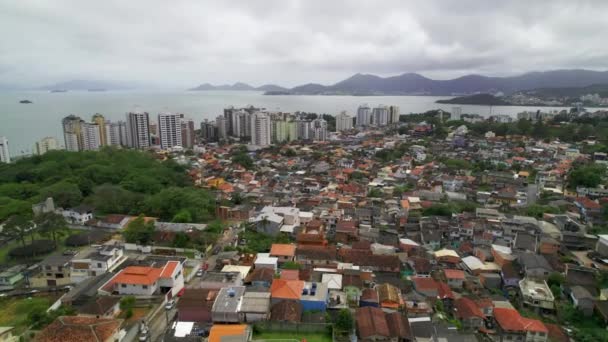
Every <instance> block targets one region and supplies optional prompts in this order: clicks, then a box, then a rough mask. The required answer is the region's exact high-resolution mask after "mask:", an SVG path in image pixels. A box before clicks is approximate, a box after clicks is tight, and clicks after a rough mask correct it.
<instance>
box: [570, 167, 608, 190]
mask: <svg viewBox="0 0 608 342" xmlns="http://www.w3.org/2000/svg"><path fill="white" fill-rule="evenodd" d="M605 173H606V167H604V166H602V165H579V166H575V167H574V169H573V170H572V172H570V175H569V182H568V185H569V186H570V188H572V189H576V187H577V186H584V187H588V188H595V187H597V186H598V185H599V184H601V182H602V177H603V175H604V174H605Z"/></svg>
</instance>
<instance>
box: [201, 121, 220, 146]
mask: <svg viewBox="0 0 608 342" xmlns="http://www.w3.org/2000/svg"><path fill="white" fill-rule="evenodd" d="M201 138H202V139H203V140H204V141H207V142H211V141H216V140H217V126H216V123H215V122H212V121H209V120H207V119H205V120H204V121H203V122H201Z"/></svg>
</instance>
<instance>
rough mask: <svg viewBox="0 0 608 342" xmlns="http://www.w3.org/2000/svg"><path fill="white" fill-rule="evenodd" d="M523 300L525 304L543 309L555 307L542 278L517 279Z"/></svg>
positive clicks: (549, 291)
mask: <svg viewBox="0 0 608 342" xmlns="http://www.w3.org/2000/svg"><path fill="white" fill-rule="evenodd" d="M519 288H520V290H521V294H522V298H523V302H524V304H525V305H526V306H529V307H532V308H536V309H539V310H540V309H544V310H554V309H555V298H554V297H553V293H552V292H551V289H550V288H549V286H548V285H547V283H546V282H545V281H544V280H533V279H529V278H524V279H522V280H520V281H519Z"/></svg>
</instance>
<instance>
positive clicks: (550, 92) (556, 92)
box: [518, 84, 608, 98]
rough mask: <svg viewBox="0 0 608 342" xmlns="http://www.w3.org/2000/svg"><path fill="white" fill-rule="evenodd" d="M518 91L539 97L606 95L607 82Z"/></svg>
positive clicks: (607, 94) (607, 92)
mask: <svg viewBox="0 0 608 342" xmlns="http://www.w3.org/2000/svg"><path fill="white" fill-rule="evenodd" d="M518 93H521V94H525V95H531V96H537V97H541V98H564V97H576V98H577V97H580V96H583V95H587V94H598V95H599V96H600V97H608V84H592V85H590V86H586V87H564V88H538V89H530V90H524V91H520V92H518Z"/></svg>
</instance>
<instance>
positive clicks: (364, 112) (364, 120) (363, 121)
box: [357, 104, 372, 127]
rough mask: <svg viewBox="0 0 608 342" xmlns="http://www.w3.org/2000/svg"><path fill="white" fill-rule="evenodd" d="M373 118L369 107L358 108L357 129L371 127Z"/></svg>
mask: <svg viewBox="0 0 608 342" xmlns="http://www.w3.org/2000/svg"><path fill="white" fill-rule="evenodd" d="M371 120H372V116H371V113H370V108H369V106H368V105H366V104H364V105H361V106H359V108H357V127H364V126H369V125H370V124H371Z"/></svg>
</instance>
